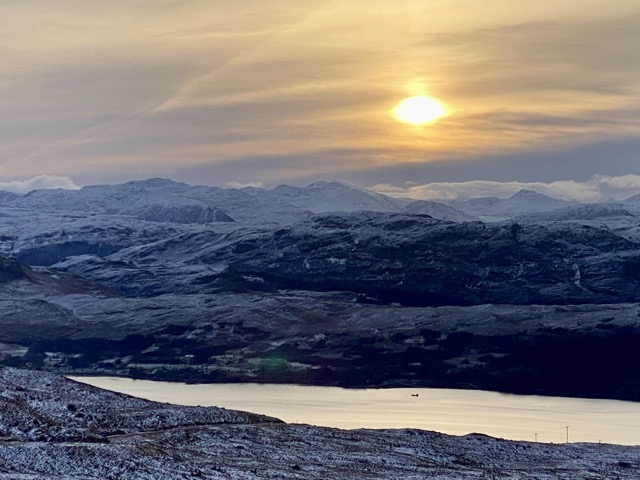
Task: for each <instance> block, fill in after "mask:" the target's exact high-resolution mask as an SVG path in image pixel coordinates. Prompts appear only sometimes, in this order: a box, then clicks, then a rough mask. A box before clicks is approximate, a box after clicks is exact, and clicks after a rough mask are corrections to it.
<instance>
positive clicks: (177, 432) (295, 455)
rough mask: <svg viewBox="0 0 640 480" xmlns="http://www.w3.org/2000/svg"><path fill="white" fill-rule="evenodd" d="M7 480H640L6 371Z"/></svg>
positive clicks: (536, 451)
mask: <svg viewBox="0 0 640 480" xmlns="http://www.w3.org/2000/svg"><path fill="white" fill-rule="evenodd" d="M0 386H1V388H2V392H3V393H2V395H0V479H39V480H53V479H66V480H70V479H74V480H76V479H122V480H129V479H158V480H160V479H162V480H173V479H197V478H209V479H243V480H245V479H246V480H257V479H268V478H279V479H322V480H327V479H330V480H352V479H356V478H357V479H403V480H404V479H427V478H429V479H440V480H453V479H513V480H515V479H522V480H524V479H538V480H541V479H545V480H546V479H548V480H551V479H567V480H569V479H571V480H575V479H601V478H602V479H637V478H638V475H639V472H640V447H621V446H613V445H603V444H559V445H553V444H542V443H529V442H510V441H505V440H497V439H494V438H490V437H487V436H484V435H477V434H473V435H466V436H463V437H454V436H447V435H443V434H439V433H435V432H428V431H421V430H338V429H331V428H319V427H312V426H308V425H290V424H284V423H281V422H279V421H278V420H276V419H273V418H269V417H261V416H257V415H252V414H244V413H241V412H234V411H227V410H223V409H217V408H214V407H210V408H198V407H176V406H170V405H166V404H154V403H152V402H147V401H144V400H139V399H134V398H132V397H126V396H123V395H119V394H115V393H111V392H105V391H101V390H98V389H95V388H92V387H88V386H86V385H81V384H78V383H75V382H72V381H70V380H66V379H64V378H62V377H60V376H56V375H52V374H47V373H42V372H32V371H25V370H15V369H12V368H6V367H3V368H0Z"/></svg>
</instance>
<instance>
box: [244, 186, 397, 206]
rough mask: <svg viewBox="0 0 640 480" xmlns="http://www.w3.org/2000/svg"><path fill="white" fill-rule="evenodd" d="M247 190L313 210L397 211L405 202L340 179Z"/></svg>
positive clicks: (257, 194) (259, 195) (258, 195)
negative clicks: (299, 185)
mask: <svg viewBox="0 0 640 480" xmlns="http://www.w3.org/2000/svg"><path fill="white" fill-rule="evenodd" d="M247 191H248V192H249V193H251V194H252V195H254V196H256V197H259V198H263V199H265V200H267V201H275V202H280V203H288V204H290V205H293V206H296V207H299V208H302V209H304V210H308V211H310V212H313V213H323V212H353V211H357V210H371V211H374V212H397V211H399V210H400V209H401V208H402V207H403V206H404V205H405V204H406V203H407V202H405V201H403V200H398V199H394V198H391V197H387V196H386V195H382V194H379V193H376V192H374V191H372V190H366V189H363V188H360V187H356V186H354V185H349V184H346V183H343V182H315V183H312V184H310V185H307V186H306V187H292V186H289V185H280V186H278V187H276V188H274V189H272V190H257V189H249V190H247Z"/></svg>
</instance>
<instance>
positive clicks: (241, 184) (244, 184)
mask: <svg viewBox="0 0 640 480" xmlns="http://www.w3.org/2000/svg"><path fill="white" fill-rule="evenodd" d="M225 186H226V187H228V188H237V189H240V188H245V187H254V188H264V184H263V183H262V182H259V181H258V182H226V183H225Z"/></svg>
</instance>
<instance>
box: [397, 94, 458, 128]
mask: <svg viewBox="0 0 640 480" xmlns="http://www.w3.org/2000/svg"><path fill="white" fill-rule="evenodd" d="M447 113H448V112H447V108H446V107H445V106H444V105H443V104H442V103H440V102H438V101H437V100H436V99H434V98H431V97H425V96H424V95H417V96H415V97H409V98H405V99H404V100H402V101H401V102H400V103H398V105H396V106H395V108H394V109H393V115H394V117H395V118H396V120H398V121H400V122H403V123H410V124H411V125H418V126H419V125H424V124H426V123H431V122H434V121H435V120H437V119H438V118H441V117H444V116H445V115H447Z"/></svg>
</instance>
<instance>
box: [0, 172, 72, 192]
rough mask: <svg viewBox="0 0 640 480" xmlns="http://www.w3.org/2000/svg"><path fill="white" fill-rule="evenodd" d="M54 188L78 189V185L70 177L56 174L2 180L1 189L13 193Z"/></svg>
mask: <svg viewBox="0 0 640 480" xmlns="http://www.w3.org/2000/svg"><path fill="white" fill-rule="evenodd" d="M52 188H64V189H66V190H77V189H79V188H80V187H78V186H77V185H76V184H75V183H74V182H73V180H71V178H69V177H59V176H56V175H39V176H37V177H33V178H30V179H28V180H14V181H12V182H0V190H4V191H7V192H13V193H27V192H30V191H32V190H46V189H52Z"/></svg>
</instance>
